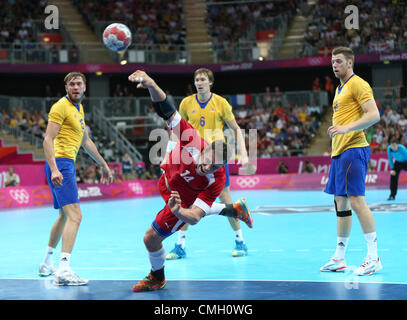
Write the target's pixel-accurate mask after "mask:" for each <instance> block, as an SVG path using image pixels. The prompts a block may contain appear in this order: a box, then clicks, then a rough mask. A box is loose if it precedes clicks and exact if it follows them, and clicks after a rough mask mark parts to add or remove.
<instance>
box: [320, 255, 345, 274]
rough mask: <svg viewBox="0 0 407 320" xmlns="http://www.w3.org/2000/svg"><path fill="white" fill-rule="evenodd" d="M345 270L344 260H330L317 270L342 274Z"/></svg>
mask: <svg viewBox="0 0 407 320" xmlns="http://www.w3.org/2000/svg"><path fill="white" fill-rule="evenodd" d="M346 269H347V266H346V261H345V259H340V260H335V259H334V258H331V260H329V261H328V263H327V264H325V265H323V266H322V267H321V268H320V269H319V270H320V271H322V272H344V271H346Z"/></svg>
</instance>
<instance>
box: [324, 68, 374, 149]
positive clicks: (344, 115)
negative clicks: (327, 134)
mask: <svg viewBox="0 0 407 320" xmlns="http://www.w3.org/2000/svg"><path fill="white" fill-rule="evenodd" d="M369 100H374V96H373V91H372V88H371V87H370V85H369V83H367V82H366V81H365V80H363V79H362V78H360V77H359V76H357V75H355V74H353V75H352V76H351V77H350V78H349V79H348V80H346V81H345V82H344V83H342V84H341V85H340V86H338V87H337V88H336V91H335V97H334V101H333V104H332V108H333V116H332V124H333V125H334V126H343V125H347V124H349V123H352V122H355V121H357V120H359V119H360V118H361V117H362V116H363V113H364V112H363V109H362V107H361V106H362V104H363V103H365V102H366V101H369ZM368 145H369V143H368V142H367V140H366V136H365V134H364V132H363V130H356V131H350V132H348V133H345V134H338V135H336V136H335V137H334V138H333V140H332V155H331V157H334V156H337V155H340V154H341V153H342V152H344V151H345V150H347V149H350V148H357V147H366V146H368Z"/></svg>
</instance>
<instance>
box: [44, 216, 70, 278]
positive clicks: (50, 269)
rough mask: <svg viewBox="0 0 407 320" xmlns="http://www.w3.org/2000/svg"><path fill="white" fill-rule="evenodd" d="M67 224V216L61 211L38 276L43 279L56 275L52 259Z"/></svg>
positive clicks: (53, 227) (52, 230)
mask: <svg viewBox="0 0 407 320" xmlns="http://www.w3.org/2000/svg"><path fill="white" fill-rule="evenodd" d="M65 222H66V215H65V214H64V211H63V210H62V209H59V215H58V218H57V220H56V221H55V223H54V225H53V226H52V229H51V232H50V236H49V241H48V247H47V249H46V252H45V257H44V261H43V262H42V263H41V264H40V268H39V271H38V274H39V275H40V276H41V277H46V276H50V275H53V274H55V272H56V267H55V266H54V261H53V259H52V257H53V254H54V250H55V248H56V246H57V245H58V243H59V241H60V240H61V237H62V232H63V231H64V227H65Z"/></svg>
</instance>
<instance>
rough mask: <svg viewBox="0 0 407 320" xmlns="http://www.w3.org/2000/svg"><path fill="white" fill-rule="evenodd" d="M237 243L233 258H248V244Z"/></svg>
mask: <svg viewBox="0 0 407 320" xmlns="http://www.w3.org/2000/svg"><path fill="white" fill-rule="evenodd" d="M235 242H236V247H235V250H233V252H232V256H233V257H244V256H247V246H246V243H244V242H243V241H237V240H235Z"/></svg>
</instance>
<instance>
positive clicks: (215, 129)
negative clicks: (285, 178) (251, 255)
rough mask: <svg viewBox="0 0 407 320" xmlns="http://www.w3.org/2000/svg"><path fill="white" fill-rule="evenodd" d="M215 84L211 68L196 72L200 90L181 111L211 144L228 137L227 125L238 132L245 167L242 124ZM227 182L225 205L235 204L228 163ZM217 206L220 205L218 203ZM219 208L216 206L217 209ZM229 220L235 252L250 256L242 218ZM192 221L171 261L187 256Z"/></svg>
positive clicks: (183, 103) (184, 102)
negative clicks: (224, 128) (241, 224)
mask: <svg viewBox="0 0 407 320" xmlns="http://www.w3.org/2000/svg"><path fill="white" fill-rule="evenodd" d="M213 83H214V76H213V73H212V71H211V70H209V69H205V68H200V69H197V70H196V71H195V73H194V84H195V88H196V91H197V93H196V94H193V95H190V96H188V97H186V98H184V99H183V100H182V101H181V104H180V107H179V113H180V114H181V116H182V117H183V118H184V119H185V120H187V121H188V122H189V123H190V124H191V125H192V126H193V127H194V128H196V129H197V130H198V132H199V135H200V136H201V137H203V138H204V139H205V140H206V141H208V142H209V143H212V142H213V141H214V140H217V139H222V140H225V137H224V135H223V127H224V124H226V125H227V126H228V127H229V128H230V129H232V130H233V131H234V135H235V137H236V140H237V144H238V147H239V152H240V154H239V158H238V159H239V163H240V164H242V166H246V165H248V164H249V158H248V155H247V150H246V146H245V141H244V138H243V135H242V133H241V130H240V128H239V125H238V124H237V123H236V120H235V117H234V115H233V112H232V106H231V105H230V104H229V103H228V101H227V100H226V99H225V98H223V97H221V96H219V95H217V94H215V93H213V92H211V88H212V86H213ZM225 169H226V170H225V174H226V183H225V188H224V190H223V191H222V193H221V194H220V195H219V198H220V200H221V201H222V203H224V204H232V203H233V201H232V197H231V194H230V187H229V185H230V183H229V167H228V165H227V164H225ZM214 206H215V207H216V206H217V204H216V203H214ZM214 210H216V208H214ZM228 219H229V223H230V225H231V227H232V229H233V230H234V232H235V249H234V250H233V252H232V255H233V256H234V257H242V256H246V255H247V246H246V243H245V241H244V238H243V234H242V230H241V228H240V222H239V220H238V219H235V218H230V217H228ZM187 230H188V224H185V225H184V226H183V227H182V228H181V229H180V230H179V231H178V240H177V242H176V244H175V247H174V249H173V250H172V251H171V252H170V253H169V254H168V255H167V257H166V259H167V260H175V259H180V258H184V257H186V251H185V240H186V232H187Z"/></svg>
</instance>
